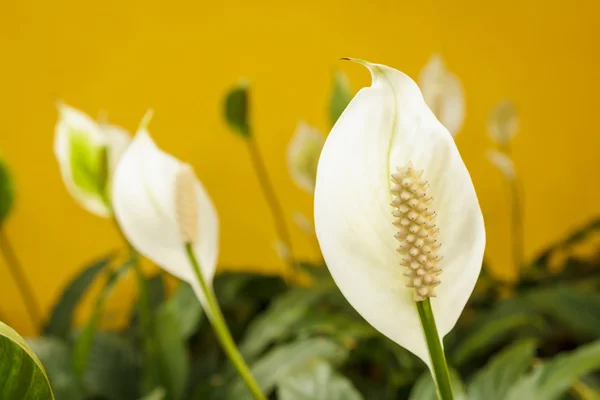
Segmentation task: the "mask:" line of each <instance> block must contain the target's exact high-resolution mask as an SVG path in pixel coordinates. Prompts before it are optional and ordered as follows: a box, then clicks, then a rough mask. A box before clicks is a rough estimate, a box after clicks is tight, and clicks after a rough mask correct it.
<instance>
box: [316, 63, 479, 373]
mask: <svg viewBox="0 0 600 400" xmlns="http://www.w3.org/2000/svg"><path fill="white" fill-rule="evenodd" d="M355 61H357V62H360V63H362V64H364V65H365V66H366V67H367V68H368V69H369V70H370V72H371V75H372V78H373V83H372V85H371V86H370V87H367V88H363V89H361V90H360V91H359V92H358V93H357V95H356V96H355V97H354V99H353V100H352V101H351V102H350V104H349V105H348V108H347V109H346V110H345V111H344V113H343V114H342V115H341V117H340V119H339V120H338V122H337V123H336V124H335V126H334V127H333V129H332V131H331V133H330V134H329V136H328V137H327V140H326V142H325V146H324V148H323V152H322V154H321V158H320V161H319V167H318V171H317V184H316V190H315V226H316V233H317V237H318V239H319V243H320V245H321V249H322V252H323V256H324V258H325V261H326V262H327V266H328V267H329V269H330V271H331V274H332V276H333V278H334V280H335V282H336V284H337V285H338V286H339V288H340V290H341V291H342V293H343V294H344V296H345V297H346V298H347V299H348V301H349V302H350V304H352V306H353V307H354V308H355V309H356V310H357V311H358V312H359V313H360V314H361V315H362V316H363V317H364V318H365V319H366V320H367V321H368V322H369V323H370V324H371V325H373V326H374V327H375V328H376V329H377V330H379V331H380V332H381V333H383V334H384V335H386V336H387V337H389V338H390V339H392V340H393V341H395V342H396V343H398V344H399V345H401V346H403V347H405V348H407V349H408V350H410V351H411V352H413V353H414V354H416V355H417V356H419V357H420V358H421V359H422V360H423V361H424V362H425V363H427V364H428V365H429V366H430V368H431V366H432V363H431V361H430V357H429V354H428V347H427V343H426V339H425V337H424V330H423V328H422V325H421V321H420V317H419V314H418V312H417V306H416V302H415V298H416V297H418V296H419V288H420V287H427V286H426V283H427V282H426V281H424V280H421V281H420V282H419V281H417V279H420V278H419V277H418V276H417V275H418V274H420V271H424V273H425V276H427V275H435V274H434V273H433V271H435V270H436V269H438V268H439V269H441V275H439V276H438V278H439V281H440V283H439V286H437V287H435V291H436V292H437V297H434V298H432V299H431V307H432V309H433V315H434V317H435V322H436V323H437V327H438V331H439V336H440V338H441V337H443V336H444V335H446V334H447V333H448V332H449V331H450V330H451V329H452V328H453V327H454V325H455V323H456V320H457V319H458V317H459V315H460V314H461V312H462V310H463V308H464V306H465V304H466V302H467V299H468V298H469V296H470V294H471V292H472V290H473V287H474V285H475V282H476V280H477V277H478V275H479V272H480V270H481V263H482V259H483V251H484V247H485V229H484V225H483V216H482V214H481V209H480V207H479V202H478V200H477V195H476V193H475V189H474V187H473V183H472V182H471V178H470V176H469V172H468V171H467V168H466V167H465V164H464V163H463V161H462V159H461V157H460V154H459V152H458V150H457V148H456V145H455V144H454V140H453V138H452V136H451V135H450V134H449V133H448V131H447V130H446V128H444V126H443V125H442V124H441V123H440V122H439V121H438V120H437V118H436V117H435V116H434V115H433V113H432V112H431V110H430V109H429V107H428V106H427V105H426V103H425V101H424V99H423V96H422V95H421V92H420V90H419V88H418V86H417V85H416V84H415V83H414V82H413V81H412V80H411V79H410V78H409V77H408V76H406V75H405V74H403V73H402V72H399V71H397V70H395V69H392V68H389V67H387V66H385V65H378V64H371V63H368V62H364V61H359V60H355ZM420 170H422V171H423V172H422V175H420ZM404 173H410V174H412V175H414V176H417V178H415V179H413V180H412V181H410V182H409V181H408V180H404V178H402V177H401V176H400V175H402V176H404V175H403V174H404ZM419 175H420V177H419ZM397 178H402V179H400V180H399V182H400V183H398V179H397ZM411 179H412V178H411ZM425 181H427V182H428V183H426V182H425ZM407 183H408V185H405V184H407ZM415 185H417V186H415ZM404 188H406V190H404ZM419 190H422V191H423V193H422V195H421V193H419ZM405 192H406V193H405ZM415 193H416V194H415ZM413 200H414V204H413ZM390 203H393V205H390ZM399 203H402V204H404V205H405V206H407V207H409V208H408V209H406V210H403V209H402V207H404V206H398V207H396V206H395V205H396V204H399ZM413 206H414V208H412V207H413ZM412 211H414V212H415V213H414V214H413V213H412ZM434 211H435V212H436V213H437V214H433V212H434ZM392 213H394V214H395V215H392ZM422 217H425V219H423V218H422ZM433 223H434V224H435V226H432V225H433ZM413 228H416V229H413ZM438 230H439V232H438ZM422 233H423V235H421V234H422ZM411 234H412V237H411V236H410V235H411ZM397 238H398V239H397ZM420 239H422V240H420ZM439 243H441V244H443V245H442V246H441V248H437V247H438V245H439ZM405 246H408V247H405ZM399 252H400V253H402V254H399ZM422 257H424V259H423V260H421V258H422ZM441 257H443V259H440V258H441ZM411 259H412V262H407V261H411ZM431 260H433V261H434V263H435V264H436V266H435V268H433V269H429V268H430V267H432V266H430V265H428V264H427V263H428V262H429V261H431ZM421 261H423V267H424V269H423V270H421V267H419V265H418V264H419V263H421ZM413 262H417V265H416V267H418V269H413V267H414V266H413V265H412V264H413ZM401 264H404V265H405V266H402V265H401ZM406 264H409V265H406ZM426 264H427V265H426ZM438 272H439V271H438ZM404 273H408V275H411V277H410V278H408V277H406V276H405V275H404ZM436 273H437V272H436ZM436 279H437V278H435V277H433V278H432V280H431V281H430V283H431V285H430V286H431V290H432V291H433V286H435V284H436V283H435V282H434V281H435V280H436ZM417 283H418V284H419V285H417ZM407 285H408V286H415V288H410V287H407ZM428 291H429V288H428ZM433 294H434V293H432V292H431V291H429V293H425V295H424V297H426V298H428V297H429V296H430V295H433ZM428 300H429V299H428ZM423 303H424V302H423ZM440 350H441V349H440Z"/></svg>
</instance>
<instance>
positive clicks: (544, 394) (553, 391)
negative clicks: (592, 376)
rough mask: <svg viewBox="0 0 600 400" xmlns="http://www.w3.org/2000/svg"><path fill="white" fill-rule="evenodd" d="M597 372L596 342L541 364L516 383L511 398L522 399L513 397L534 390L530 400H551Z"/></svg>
mask: <svg viewBox="0 0 600 400" xmlns="http://www.w3.org/2000/svg"><path fill="white" fill-rule="evenodd" d="M597 369H600V341H596V342H594V343H590V344H588V345H584V346H581V347H579V348H578V349H576V350H574V351H571V352H568V353H562V354H559V355H558V356H556V357H554V358H552V359H551V360H549V361H546V362H544V363H543V364H542V365H541V366H539V367H538V368H536V370H535V371H533V372H532V373H530V374H529V375H528V376H527V377H525V378H524V379H523V382H520V383H519V385H518V388H516V389H515V390H514V391H515V393H513V391H511V396H512V397H510V396H509V398H511V399H515V400H516V399H517V398H520V399H524V398H527V397H517V396H520V395H521V394H525V393H530V392H526V390H531V389H532V388H534V396H533V397H529V398H532V399H534V398H535V399H544V400H553V399H558V398H560V397H561V396H562V395H563V394H564V393H565V392H567V391H568V390H569V387H570V386H571V385H572V384H573V382H574V381H575V380H576V379H577V378H579V377H581V376H584V375H586V374H588V373H590V372H591V371H594V370H597Z"/></svg>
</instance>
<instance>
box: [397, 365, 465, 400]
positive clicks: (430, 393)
mask: <svg viewBox="0 0 600 400" xmlns="http://www.w3.org/2000/svg"><path fill="white" fill-rule="evenodd" d="M450 384H451V385H452V393H454V400H467V395H466V394H465V387H464V385H463V383H462V381H461V380H460V377H459V376H458V374H457V373H456V371H454V370H452V369H451V370H450ZM437 399H438V396H437V390H436V388H435V384H434V383H433V379H432V377H431V372H429V370H427V371H425V373H423V375H421V377H420V378H419V379H418V380H417V382H416V383H415V385H414V386H413V388H412V390H411V392H410V397H409V400H437Z"/></svg>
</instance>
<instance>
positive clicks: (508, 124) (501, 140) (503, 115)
mask: <svg viewBox="0 0 600 400" xmlns="http://www.w3.org/2000/svg"><path fill="white" fill-rule="evenodd" d="M487 128H488V133H489V135H490V137H491V138H492V140H494V141H495V142H496V143H497V144H499V145H501V146H502V145H506V144H508V143H509V142H510V141H511V140H512V138H513V137H514V136H515V135H516V134H517V131H518V130H519V114H518V113H517V108H516V107H515V105H514V104H513V103H512V102H511V101H510V100H502V101H501V102H500V103H498V104H497V105H496V106H495V107H494V108H493V109H492V111H491V112H490V116H489V119H488V125H487Z"/></svg>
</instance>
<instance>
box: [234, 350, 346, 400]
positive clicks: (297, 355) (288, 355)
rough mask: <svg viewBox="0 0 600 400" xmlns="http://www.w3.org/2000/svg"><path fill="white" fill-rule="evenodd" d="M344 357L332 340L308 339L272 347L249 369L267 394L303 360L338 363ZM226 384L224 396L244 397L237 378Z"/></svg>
mask: <svg viewBox="0 0 600 400" xmlns="http://www.w3.org/2000/svg"><path fill="white" fill-rule="evenodd" d="M347 356H348V350H347V349H346V348H344V347H343V346H341V345H340V344H338V343H336V342H334V341H331V340H327V339H320V338H318V339H309V340H303V341H298V342H293V343H290V344H286V345H283V346H279V347H276V348H275V349H273V350H271V351H270V352H269V353H267V354H266V355H264V356H263V357H262V358H261V359H259V360H258V361H256V362H255V363H253V364H252V366H251V369H252V373H253V375H254V377H255V378H256V380H257V381H258V384H259V385H260V387H261V389H262V390H263V391H264V392H265V393H266V394H268V393H270V392H271V391H272V390H273V388H274V386H275V384H276V383H277V382H279V381H281V380H282V379H284V378H285V377H286V376H288V375H289V374H290V373H292V372H294V371H295V370H296V369H298V368H299V367H301V366H303V365H305V364H306V363H309V362H311V361H313V360H315V359H323V360H326V361H329V362H332V363H333V364H338V363H340V362H342V361H343V360H344V359H346V357H347ZM229 386H230V390H229V392H228V395H227V397H226V398H227V399H230V400H233V399H245V398H248V396H250V393H249V392H248V389H247V388H246V386H245V385H244V383H243V382H242V381H241V380H240V379H239V378H236V379H235V381H234V382H233V383H231V384H230V385H229Z"/></svg>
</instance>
